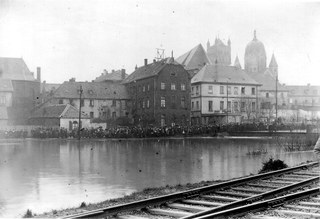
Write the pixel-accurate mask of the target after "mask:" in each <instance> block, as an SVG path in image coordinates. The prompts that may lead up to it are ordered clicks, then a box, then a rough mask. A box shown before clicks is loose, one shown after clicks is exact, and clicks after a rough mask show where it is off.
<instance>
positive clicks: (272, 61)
mask: <svg viewBox="0 0 320 219" xmlns="http://www.w3.org/2000/svg"><path fill="white" fill-rule="evenodd" d="M272 67H278V63H277V61H276V58H275V57H274V53H272V57H271V61H270V64H269V68H272Z"/></svg>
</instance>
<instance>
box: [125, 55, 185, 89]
mask: <svg viewBox="0 0 320 219" xmlns="http://www.w3.org/2000/svg"><path fill="white" fill-rule="evenodd" d="M168 64H173V65H180V64H179V63H178V62H176V61H174V59H173V58H166V59H163V60H161V61H158V62H153V63H150V64H148V65H144V66H141V67H139V68H137V69H136V70H135V71H134V72H133V73H131V74H130V75H129V76H128V77H127V78H126V79H124V80H123V82H122V83H123V84H127V83H130V82H133V81H137V80H141V79H144V78H148V77H152V76H155V75H158V74H159V73H160V71H161V70H162V69H163V68H164V67H165V66H167V65H168Z"/></svg>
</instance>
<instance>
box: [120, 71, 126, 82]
mask: <svg viewBox="0 0 320 219" xmlns="http://www.w3.org/2000/svg"><path fill="white" fill-rule="evenodd" d="M125 78H126V70H125V69H121V79H122V80H123V79H125Z"/></svg>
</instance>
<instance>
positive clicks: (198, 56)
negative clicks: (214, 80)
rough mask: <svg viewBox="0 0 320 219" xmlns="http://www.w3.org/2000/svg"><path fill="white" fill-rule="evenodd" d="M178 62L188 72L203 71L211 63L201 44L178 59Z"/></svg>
mask: <svg viewBox="0 0 320 219" xmlns="http://www.w3.org/2000/svg"><path fill="white" fill-rule="evenodd" d="M176 61H177V62H178V63H180V64H181V65H183V66H185V69H187V70H190V69H201V68H202V67H203V66H204V65H205V64H210V63H211V62H210V60H209V58H208V56H207V54H206V52H205V50H204V48H203V46H202V45H201V44H199V45H197V46H196V47H194V48H193V49H191V50H189V51H188V52H186V53H185V54H183V55H181V56H180V57H178V58H177V59H176Z"/></svg>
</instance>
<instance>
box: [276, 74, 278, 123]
mask: <svg viewBox="0 0 320 219" xmlns="http://www.w3.org/2000/svg"><path fill="white" fill-rule="evenodd" d="M277 122H278V72H277V75H276V125H277Z"/></svg>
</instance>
